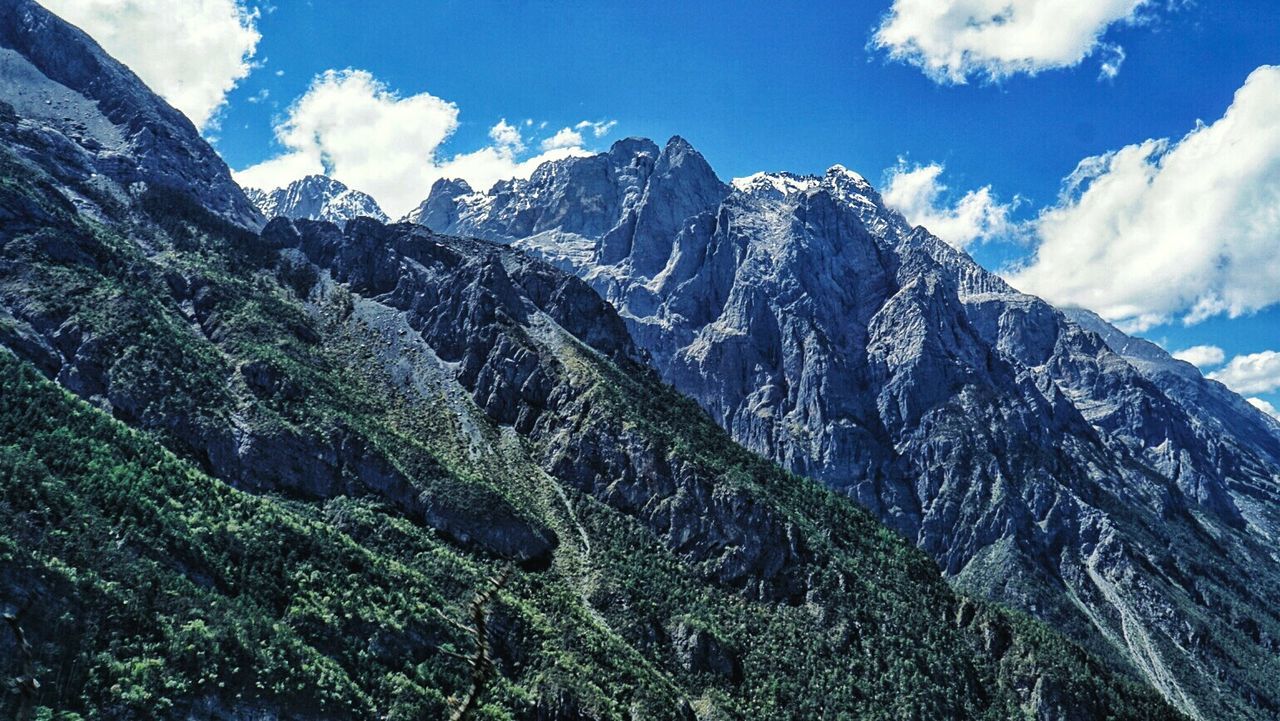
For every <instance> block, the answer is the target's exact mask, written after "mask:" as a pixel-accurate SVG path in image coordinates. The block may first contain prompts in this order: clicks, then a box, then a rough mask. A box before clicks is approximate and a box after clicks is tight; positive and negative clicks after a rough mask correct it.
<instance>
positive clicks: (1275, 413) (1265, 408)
mask: <svg viewBox="0 0 1280 721" xmlns="http://www.w3.org/2000/svg"><path fill="white" fill-rule="evenodd" d="M1245 400H1246V401H1249V405H1252V406H1253V407H1254V408H1257V409H1258V410H1260V411H1262V412H1263V413H1266V414H1267V415H1269V416H1271V417H1272V418H1274V419H1276V420H1277V421H1280V410H1277V409H1276V407H1275V406H1273V405H1271V404H1270V403H1268V402H1266V401H1264V400H1262V399H1261V398H1246V399H1245Z"/></svg>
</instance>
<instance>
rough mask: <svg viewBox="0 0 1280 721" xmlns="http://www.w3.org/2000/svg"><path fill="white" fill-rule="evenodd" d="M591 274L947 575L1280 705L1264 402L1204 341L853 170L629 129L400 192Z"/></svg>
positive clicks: (787, 457)
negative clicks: (718, 168) (513, 168)
mask: <svg viewBox="0 0 1280 721" xmlns="http://www.w3.org/2000/svg"><path fill="white" fill-rule="evenodd" d="M409 220H412V221H414V222H417V223H420V224H423V225H426V226H427V227H429V228H431V229H433V230H436V231H438V232H442V233H450V234H456V235H464V236H474V237H479V238H485V239H488V240H492V241H495V242H499V243H506V244H511V245H513V246H514V247H517V248H521V249H523V250H525V251H527V252H529V253H530V254H532V255H534V256H536V257H541V258H543V259H544V260H547V261H548V262H550V263H552V264H555V265H557V266H558V267H561V268H564V269H565V270H567V271H570V272H573V273H575V274H577V275H578V276H580V277H582V278H583V279H584V280H586V281H587V282H588V283H589V284H590V285H591V286H592V287H593V288H595V289H596V291H597V292H599V293H600V295H601V296H602V297H604V298H605V299H607V300H608V301H609V302H610V304H612V305H613V306H614V307H615V308H616V309H617V310H618V312H619V313H620V314H621V316H622V317H623V318H624V319H625V320H626V322H627V325H628V327H629V329H630V331H631V334H632V336H633V337H634V338H635V339H636V342H637V343H638V345H639V346H640V347H641V348H642V349H643V350H645V351H647V352H648V355H649V358H650V361H651V363H652V364H653V366H654V367H655V368H656V369H657V370H658V372H659V373H660V375H661V377H662V378H663V380H665V381H666V382H668V383H670V384H671V385H672V386H673V387H675V388H676V389H677V390H678V391H680V392H682V393H684V394H686V395H688V396H689V397H691V398H693V399H694V400H696V401H697V402H698V403H699V405H701V406H702V407H703V408H704V409H705V410H706V411H707V412H708V413H709V414H710V415H711V416H712V417H713V418H714V419H715V420H716V422H717V423H718V424H720V425H721V426H722V427H723V428H725V429H726V430H727V431H728V432H729V433H730V434H731V436H732V437H733V438H734V439H735V440H736V441H738V442H739V443H741V444H742V445H744V446H745V447H747V448H749V449H751V450H753V451H755V452H757V453H759V454H760V455H762V456H764V457H766V458H769V459H771V460H773V461H775V462H777V463H778V464H780V465H781V466H783V467H784V468H786V469H788V470H790V471H792V472H794V473H797V474H800V475H804V476H807V477H810V478H814V479H817V480H820V481H822V482H823V483H824V484H826V485H827V486H829V487H830V488H832V489H834V490H836V491H838V492H840V493H842V494H844V495H847V496H849V497H851V498H853V499H856V500H857V501H858V502H859V503H860V504H861V505H863V506H864V507H866V508H868V509H870V510H871V511H872V512H873V513H875V514H876V515H877V516H878V517H879V518H880V519H881V520H882V521H883V522H884V523H886V524H887V525H888V526H889V527H890V528H893V529H894V530H895V531H897V532H899V533H901V534H902V535H903V536H905V537H906V538H908V539H910V540H911V541H912V542H914V543H915V544H916V545H917V546H919V547H920V548H921V549H923V550H924V551H926V552H927V553H929V555H930V556H932V557H933V558H934V559H935V560H936V561H937V562H938V564H939V565H940V566H941V568H942V570H943V572H944V574H945V575H946V576H947V577H948V578H949V579H951V581H952V582H953V583H954V585H956V586H957V587H959V588H962V589H964V590H966V591H968V592H971V593H974V594H977V595H980V596H982V597H986V598H992V599H995V600H998V601H1000V602H1002V603H1005V604H1008V605H1010V606H1012V607H1015V608H1018V609H1021V610H1023V611H1026V612H1027V613H1030V614H1032V615H1035V616H1037V617H1039V618H1041V619H1043V620H1045V621H1047V622H1049V623H1050V624H1051V625H1052V626H1054V627H1055V628H1058V629H1061V630H1063V631H1064V632H1065V633H1067V635H1068V636H1070V637H1071V638H1073V639H1074V640H1076V641H1078V642H1080V643H1082V644H1083V645H1085V646H1086V647H1087V648H1089V649H1090V650H1091V651H1093V652H1094V653H1096V654H1098V655H1099V656H1100V657H1102V658H1106V659H1108V660H1110V661H1111V662H1112V663H1114V664H1115V665H1116V666H1117V667H1119V668H1122V669H1125V670H1126V671H1128V672H1130V673H1132V674H1134V675H1135V676H1137V677H1139V678H1142V679H1143V680H1145V681H1146V682H1147V683H1150V684H1151V685H1152V686H1154V687H1155V688H1157V689H1159V690H1160V691H1161V693H1162V694H1164V695H1165V697H1166V698H1168V699H1169V700H1170V701H1171V702H1173V703H1174V704H1176V705H1178V706H1179V707H1180V708H1181V709H1183V710H1184V711H1185V712H1187V713H1188V714H1189V715H1191V716H1193V717H1197V718H1254V717H1256V718H1272V717H1274V715H1275V714H1277V713H1280V687H1277V686H1276V685H1275V684H1274V682H1273V681H1272V679H1274V678H1280V654H1277V651H1278V650H1280V643H1278V642H1280V625H1278V622H1280V616H1278V615H1277V610H1278V609H1277V606H1276V604H1275V600H1274V599H1275V598H1276V597H1277V596H1276V593H1277V590H1280V585H1277V584H1278V583H1280V565H1278V559H1280V547H1278V546H1277V542H1276V539H1277V538H1280V483H1278V482H1280V429H1278V427H1277V424H1276V423H1275V422H1274V420H1273V419H1272V418H1270V417H1269V416H1267V415H1265V414H1263V413H1261V412H1260V411H1258V410H1257V409H1255V408H1253V407H1252V406H1251V405H1249V404H1248V403H1246V402H1245V401H1244V400H1243V399H1241V398H1240V397H1239V396H1237V395H1235V394H1234V393H1232V392H1230V391H1229V390H1227V389H1226V388H1225V387H1224V386H1222V385H1221V384H1219V383H1217V382H1216V381H1212V380H1207V379H1205V378H1203V377H1202V376H1201V374H1200V372H1199V371H1198V370H1197V369H1196V368H1194V367H1193V366H1191V365H1189V364H1187V363H1183V362H1181V361H1177V360H1174V359H1173V358H1172V357H1170V356H1169V355H1168V354H1167V353H1165V352H1164V351H1163V350H1161V349H1160V348H1158V347H1157V346H1155V345H1153V344H1150V343H1147V342H1145V341H1141V340H1137V339H1133V338H1129V337H1127V336H1125V335H1124V334H1123V333H1121V332H1119V331H1118V330H1116V329H1115V328H1113V327H1111V326H1109V325H1108V324H1107V323H1106V322H1105V321H1103V320H1102V319H1100V318H1098V317H1097V316H1095V315H1092V314H1089V313H1087V312H1085V311H1080V310H1066V311H1063V310H1059V309H1056V308H1054V307H1052V306H1050V305H1048V304H1047V303H1045V302H1043V301H1041V300H1040V299H1038V298H1035V297H1033V296H1028V295H1025V294H1022V293H1019V292H1018V291H1017V290H1016V289H1014V288H1012V287H1010V286H1009V285H1008V284H1007V283H1005V282H1004V281H1003V280H1001V279H1000V278H999V277H997V276H996V275H994V274H992V273H989V272H987V271H986V270H984V269H983V268H981V267H980V266H978V265H977V264H976V263H974V262H973V261H972V260H971V259H970V258H969V257H968V256H967V255H965V254H964V253H962V252H960V251H957V250H955V249H954V248H952V247H951V246H949V245H947V244H946V243H944V242H942V241H941V240H939V239H938V238H936V237H934V236H932V235H931V234H930V233H929V232H928V230H927V229H925V228H919V227H911V226H910V225H909V224H908V223H906V222H905V221H904V220H903V218H902V217H901V216H900V215H899V214H897V213H895V212H893V211H892V210H890V209H888V208H887V207H886V206H885V204H884V202H883V200H882V199H881V198H880V196H879V195H878V194H877V193H876V191H875V190H874V189H873V188H872V187H871V185H870V184H869V183H867V181H866V180H865V179H863V178H862V177H861V176H859V175H858V174H856V173H854V172H852V171H849V170H847V169H845V168H843V167H841V166H835V167H832V168H831V169H830V170H828V171H827V173H826V174H824V175H822V176H797V175H793V174H788V173H759V174H756V175H753V176H750V177H747V178H740V179H736V180H734V181H733V182H732V183H731V184H726V183H724V182H722V181H721V180H720V179H719V178H718V177H717V176H716V174H715V173H714V171H713V170H712V169H711V168H710V166H709V165H708V164H707V162H706V161H705V159H704V158H703V157H702V156H701V155H700V154H699V153H698V152H697V151H696V150H694V149H693V148H692V147H691V146H690V145H689V144H688V143H687V142H686V141H684V140H683V139H681V138H679V137H675V138H672V139H671V140H670V141H669V142H668V143H667V144H666V145H665V146H664V147H659V146H658V145H656V144H654V143H652V142H650V141H648V140H643V139H628V140H623V141H620V142H618V143H616V144H615V145H614V146H613V147H612V148H611V149H610V150H609V151H608V152H606V153H601V154H599V155H596V156H593V157H587V158H570V159H565V160H560V161H556V162H554V163H549V164H547V165H544V166H542V167H541V168H539V169H538V170H537V171H536V172H534V173H533V175H532V176H531V177H530V178H529V179H528V180H512V181H505V182H500V183H498V184H496V185H495V186H494V187H493V188H491V189H490V190H488V191H485V192H475V191H473V190H472V189H470V188H469V187H467V186H465V184H462V183H459V182H450V181H440V182H438V183H437V184H436V186H435V187H434V188H433V189H432V192H431V194H430V197H429V198H428V199H427V200H426V201H424V202H423V204H422V205H421V206H419V208H417V209H416V210H415V211H414V212H413V213H412V214H411V215H410V217H409Z"/></svg>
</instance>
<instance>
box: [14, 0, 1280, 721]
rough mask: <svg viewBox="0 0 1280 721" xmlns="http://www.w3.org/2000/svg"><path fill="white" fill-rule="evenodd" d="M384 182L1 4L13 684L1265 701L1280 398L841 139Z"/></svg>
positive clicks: (1000, 705)
mask: <svg viewBox="0 0 1280 721" xmlns="http://www.w3.org/2000/svg"><path fill="white" fill-rule="evenodd" d="M341 198H345V199H346V200H341V201H339V200H338V199H341ZM364 198H367V196H363V197H362V196H361V195H359V194H357V193H355V191H349V190H347V189H345V187H342V186H340V184H336V183H334V182H332V181H329V180H328V179H324V178H309V179H306V180H304V181H300V182H299V183H297V184H295V185H294V186H291V187H290V188H289V189H285V190H284V191H280V192H273V193H269V194H263V193H256V194H254V195H253V198H252V199H251V198H250V196H249V195H247V194H246V193H245V192H243V191H241V189H240V188H239V187H237V186H236V185H235V183H234V181H233V180H232V179H231V176H230V173H229V171H228V169H227V167H226V164H225V163H224V162H223V161H222V160H221V159H220V158H219V157H218V155H217V153H216V152H215V151H214V150H213V149H212V148H211V147H210V146H209V145H208V144H207V143H206V142H205V141H204V140H203V139H201V137H200V135H199V133H198V132H197V131H196V129H195V127H194V126H193V125H192V124H191V123H190V122H189V121H187V120H186V119H185V118H184V117H183V116H182V115H181V114H180V113H178V112H177V111H175V110H173V109H172V108H171V107H169V106H168V105H167V104H166V103H165V102H164V101H163V100H161V99H160V98H158V97H157V96H155V95H154V94H152V93H151V92H150V91H149V90H148V89H147V88H146V87H145V85H144V84H143V83H142V82H141V81H140V80H139V79H138V78H137V77H136V76H135V75H134V74H133V73H132V72H130V71H129V70H128V69H127V68H125V67H124V66H123V65H121V64H120V63H118V62H116V61H115V60H113V59H111V58H110V57H109V56H107V55H106V53H104V52H103V51H102V49H101V48H99V47H98V46H97V45H96V43H94V42H93V40H92V39H91V38H89V37H88V36H87V35H85V34H84V33H82V32H80V31H78V30H77V29H75V28H74V27H72V26H70V25H67V24H66V23H64V22H63V21H61V20H60V19H58V18H57V17H56V16H54V15H52V14H51V13H49V12H47V11H46V10H44V9H43V8H42V7H41V6H39V5H38V4H36V3H35V2H32V1H31V0H0V365H2V366H3V370H2V372H0V518H2V519H3V523H0V616H2V617H3V619H4V621H5V623H4V624H3V627H0V683H2V684H3V687H2V690H3V693H4V695H3V696H0V709H2V710H3V711H4V712H7V713H8V715H9V716H11V717H14V718H18V719H35V718H42V719H43V718H57V719H63V720H65V721H71V720H73V719H112V720H114V719H122V720H123V719H169V718H174V719H179V718H180V719H199V720H201V721H204V720H209V721H212V720H215V719H216V720H218V721H224V720H225V721H231V720H233V719H236V720H239V719H245V720H248V719H299V720H309V719H317V720H319V719H365V718H386V719H419V718H451V719H455V720H461V719H479V718H493V719H497V718H505V719H539V720H544V721H549V720H552V719H559V720H564V721H569V720H572V719H690V720H692V719H759V718H826V717H836V718H867V719H901V718H928V719H992V720H995V719H1009V718H1029V719H1031V718H1033V719H1044V720H1046V721H1048V720H1063V721H1075V720H1077V719H1079V720H1081V721H1084V720H1086V719H1101V718H1114V719H1152V720H1156V719H1176V718H1182V717H1191V718H1196V717H1198V718H1257V719H1265V718H1273V717H1275V715H1276V713H1277V709H1278V708H1280V699H1278V698H1277V695H1276V694H1277V690H1276V688H1275V685H1274V683H1273V682H1272V679H1274V678H1276V677H1277V676H1278V675H1280V674H1278V673H1277V671H1278V663H1280V662H1278V661H1277V658H1278V656H1280V653H1278V651H1280V649H1278V645H1280V620H1278V619H1277V611H1276V608H1275V604H1274V599H1275V598H1276V597H1277V594H1276V591H1277V590H1278V589H1277V579H1278V578H1280V576H1278V575H1277V573H1276V563H1277V554H1276V549H1275V543H1274V541H1273V540H1272V539H1274V538H1275V537H1276V536H1275V531H1276V530H1277V529H1276V524H1277V505H1276V500H1277V499H1276V495H1277V487H1276V483H1277V480H1276V477H1275V476H1276V469H1277V468H1280V463H1278V459H1280V431H1278V430H1277V426H1276V425H1275V424H1274V423H1273V422H1272V421H1270V420H1269V419H1268V418H1266V417H1265V416H1262V415H1261V414H1259V413H1258V412H1256V411H1255V410H1254V409H1252V407H1251V406H1248V405H1247V404H1246V403H1244V401H1243V400H1241V399H1239V398H1238V397H1236V396H1234V395H1233V394H1231V393H1230V392H1228V391H1226V390H1225V389H1224V388H1223V387H1221V386H1219V385H1216V384H1214V383H1212V382H1209V381H1205V380H1204V379H1202V378H1200V377H1199V374H1198V372H1197V371H1195V369H1194V368H1191V367H1190V366H1186V365H1185V364H1181V363H1179V362H1177V361H1174V360H1172V359H1171V358H1169V357H1168V356H1167V355H1164V354H1163V352H1162V351H1160V350H1159V349H1158V348H1157V347H1155V346H1152V345H1150V344H1145V343H1144V342H1142V341H1138V340H1134V339H1130V338H1127V337H1126V336H1124V335H1123V334H1120V333H1119V332H1118V331H1116V330H1115V329H1113V328H1111V327H1110V326H1107V325H1106V324H1105V323H1104V322H1103V321H1101V320H1100V319H1098V318H1096V317H1095V316H1091V315H1088V314H1085V313H1083V312H1079V311H1071V312H1061V311H1058V310H1056V309H1054V308H1052V307H1050V306H1048V305H1046V304H1044V303H1042V302H1041V301H1039V300H1037V299H1035V298H1032V297H1029V296H1024V295H1021V294H1018V293H1017V292H1016V291H1014V290H1013V289H1011V288H1009V287H1008V286H1007V285H1006V284H1004V283H1003V281H1001V280H1000V279H999V278H997V277H995V276H993V275H991V274H989V273H987V272H986V271H984V270H982V269H981V268H980V267H978V266H977V265H975V264H974V263H973V262H972V261H971V260H969V259H968V258H967V257H966V256H964V255H963V254H961V253H959V252H957V251H955V250H953V249H951V248H950V247H949V246H947V245H946V244H944V243H942V242H941V241H939V240H937V239H936V238H933V237H932V236H930V235H929V234H928V233H927V231H925V230H923V229H918V228H909V227H908V226H907V225H906V223H905V222H904V221H903V220H902V219H901V217H900V216H898V215H897V214H895V213H893V212H892V211H889V210H887V209H886V208H885V207H884V205H883V203H882V202H881V200H880V198H879V197H878V196H877V195H876V194H875V191H874V190H873V189H872V188H871V187H870V185H868V184H867V183H866V181H865V180H863V179H862V178H861V177H860V176H858V175H856V174H855V173H852V172H851V171H848V170H846V169H844V168H838V167H837V168H833V169H832V170H831V171H830V172H828V173H827V174H826V175H825V176H823V177H801V176H793V175H787V174H762V175H758V176H753V177H752V178H748V179H743V180H740V181H735V182H734V183H733V184H726V183H723V182H721V181H720V180H719V179H718V178H717V177H716V175H715V173H714V172H712V171H711V169H710V167H709V166H708V165H707V163H706V161H705V160H704V159H703V158H702V157H701V155H699V154H698V153H697V151H695V150H694V149H693V148H692V147H691V146H690V145H689V144H688V143H686V142H685V141H683V140H682V139H680V138H673V139H672V140H671V141H670V142H668V143H667V145H666V146H665V147H662V148H659V147H658V146H657V145H655V144H653V143H652V142H649V141H647V140H641V139H629V140H626V141H622V142H619V143H618V144H615V145H614V147H613V148H612V149H611V150H610V151H609V152H607V153H603V154H600V155H596V156H592V157H585V158H574V159H569V160H564V161H556V162H555V163H550V164H546V165H544V166H542V167H540V168H539V169H538V170H537V171H535V173H534V174H533V176H532V177H531V178H530V179H529V180H516V181H504V182H501V183H499V184H497V185H495V186H494V187H493V188H491V189H490V190H488V191H484V192H475V191H474V190H473V189H471V188H469V187H467V186H466V184H465V183H462V182H457V181H440V182H438V183H437V184H436V185H435V187H434V188H433V189H432V192H431V194H430V197H429V198H428V199H427V200H426V201H424V203H423V205H422V206H421V207H420V208H419V209H418V210H417V211H415V212H414V213H413V214H411V218H410V220H412V221H413V222H403V223H398V224H386V223H384V222H381V221H382V219H381V218H379V217H378V215H376V214H375V213H374V212H373V211H376V210H377V208H376V204H373V203H371V202H369V203H366V202H365V200H364ZM255 202H256V203H257V204H258V205H255ZM259 207H261V208H262V210H260V209H259ZM263 211H266V212H265V213H264V212H263ZM379 212H380V211H379ZM325 213H328V214H329V216H328V218H325V216H324V214H325ZM313 216H318V218H319V219H316V218H315V217H313ZM329 221H345V222H342V223H341V224H339V223H336V222H329ZM1024 612H1025V613H1024ZM1037 617H1038V619H1039V620H1037Z"/></svg>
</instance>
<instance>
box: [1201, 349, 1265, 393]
mask: <svg viewBox="0 0 1280 721" xmlns="http://www.w3.org/2000/svg"><path fill="white" fill-rule="evenodd" d="M1209 377H1210V378H1212V379H1214V380H1216V381H1221V382H1222V383H1224V384H1226V386H1227V387H1228V388H1230V389H1231V390H1233V391H1235V392H1237V393H1239V394H1241V395H1248V394H1256V393H1270V392H1272V391H1276V390H1280V353H1278V352H1276V351H1273V350H1264V351H1262V352H1261V353H1250V354H1247V355H1238V356H1236V357H1235V358H1232V359H1231V362H1230V363H1227V365H1226V366H1224V367H1223V368H1222V369H1221V370H1218V371H1214V372H1213V373H1210V374H1209Z"/></svg>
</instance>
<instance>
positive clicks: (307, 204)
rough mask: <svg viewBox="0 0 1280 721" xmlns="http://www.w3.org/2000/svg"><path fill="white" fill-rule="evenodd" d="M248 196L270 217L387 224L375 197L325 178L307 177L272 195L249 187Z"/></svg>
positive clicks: (277, 189)
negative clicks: (361, 219) (371, 219)
mask: <svg viewBox="0 0 1280 721" xmlns="http://www.w3.org/2000/svg"><path fill="white" fill-rule="evenodd" d="M245 193H246V194H247V195H248V196H249V199H250V200H252V201H253V204H254V205H256V206H258V210H260V211H262V214H263V215H264V216H266V217H268V218H277V217H283V218H289V219H292V220H324V221H328V222H330V223H337V224H338V225H342V224H343V223H346V222H347V221H348V220H351V219H352V218H373V219H374V220H378V221H381V222H383V223H385V222H387V215H386V213H383V212H382V208H380V207H378V202H377V201H376V200H374V199H373V198H372V197H370V196H368V195H366V194H364V193H361V192H360V191H358V190H353V189H351V188H348V187H347V186H345V185H343V184H342V183H339V182H338V181H336V180H334V179H332V178H328V177H325V176H323V175H308V176H307V177H305V178H303V179H301V180H295V181H293V182H292V183H289V185H288V186H287V187H284V188H276V189H275V190H272V191H270V192H267V191H263V190H258V189H256V188H248V189H246V190H245Z"/></svg>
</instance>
